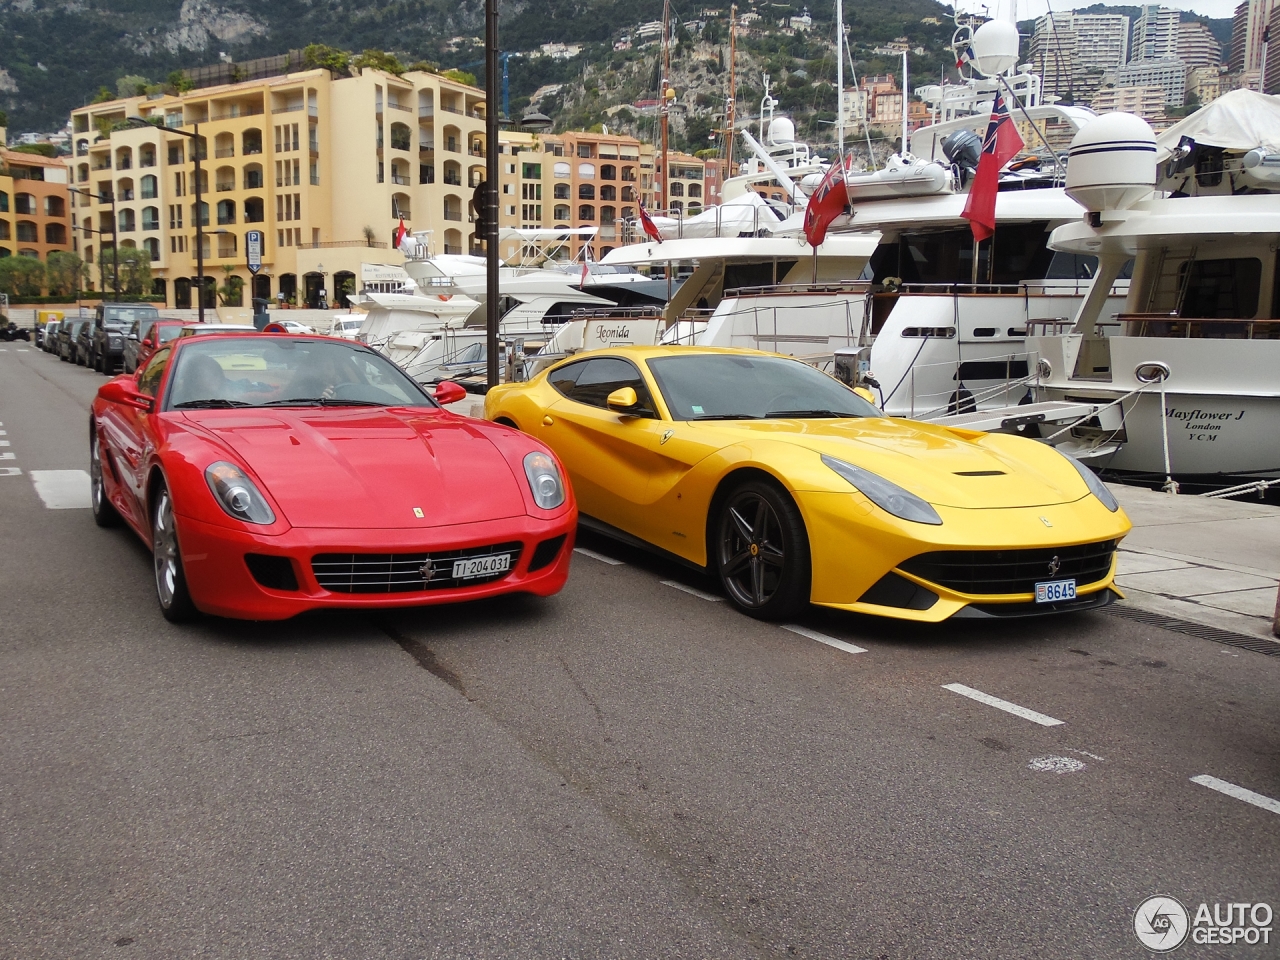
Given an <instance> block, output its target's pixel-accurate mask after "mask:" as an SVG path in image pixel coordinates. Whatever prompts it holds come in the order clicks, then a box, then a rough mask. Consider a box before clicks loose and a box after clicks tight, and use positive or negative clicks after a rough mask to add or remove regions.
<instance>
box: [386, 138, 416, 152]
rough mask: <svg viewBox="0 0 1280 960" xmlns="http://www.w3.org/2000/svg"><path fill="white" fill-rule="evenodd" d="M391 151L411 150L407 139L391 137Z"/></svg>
mask: <svg viewBox="0 0 1280 960" xmlns="http://www.w3.org/2000/svg"><path fill="white" fill-rule="evenodd" d="M391 149H392V150H405V151H408V150H411V149H412V146H411V144H410V140H409V138H408V137H392V138H391Z"/></svg>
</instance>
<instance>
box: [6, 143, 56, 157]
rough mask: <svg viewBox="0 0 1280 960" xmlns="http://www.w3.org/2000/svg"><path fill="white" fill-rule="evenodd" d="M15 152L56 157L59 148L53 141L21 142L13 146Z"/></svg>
mask: <svg viewBox="0 0 1280 960" xmlns="http://www.w3.org/2000/svg"><path fill="white" fill-rule="evenodd" d="M12 150H13V152H14V153H33V154H35V155H36V156H39V157H56V156H57V155H58V148H57V147H55V146H54V145H53V144H52V143H20V144H18V146H16V147H13V148H12Z"/></svg>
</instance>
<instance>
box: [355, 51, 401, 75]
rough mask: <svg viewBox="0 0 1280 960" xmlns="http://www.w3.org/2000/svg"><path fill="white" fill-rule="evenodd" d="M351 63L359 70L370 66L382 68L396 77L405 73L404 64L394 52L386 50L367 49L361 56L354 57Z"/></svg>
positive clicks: (370, 67)
mask: <svg viewBox="0 0 1280 960" xmlns="http://www.w3.org/2000/svg"><path fill="white" fill-rule="evenodd" d="M351 65H352V66H353V67H355V68H356V69H357V70H363V69H364V68H365V67H368V68H369V69H371V70H382V71H383V72H385V73H389V74H392V75H393V76H396V77H398V76H400V75H401V74H403V73H404V64H402V63H401V62H400V61H399V59H397V57H396V55H395V54H394V53H387V52H386V51H384V50H365V51H364V52H363V53H361V54H360V55H359V56H356V57H353V58H352V60H351Z"/></svg>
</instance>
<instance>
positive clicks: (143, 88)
mask: <svg viewBox="0 0 1280 960" xmlns="http://www.w3.org/2000/svg"><path fill="white" fill-rule="evenodd" d="M150 83H151V81H150V80H148V79H147V78H146V77H143V76H139V75H138V74H136V73H129V74H125V75H124V76H123V77H121V78H120V79H119V80H117V81H116V93H117V94H118V95H119V97H120V99H121V100H123V99H125V98H126V97H145V96H146V95H147V87H148V86H149V85H150Z"/></svg>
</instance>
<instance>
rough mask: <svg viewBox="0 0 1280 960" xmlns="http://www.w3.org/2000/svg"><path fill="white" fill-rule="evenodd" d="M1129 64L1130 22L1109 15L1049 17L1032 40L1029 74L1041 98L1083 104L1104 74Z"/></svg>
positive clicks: (1036, 31) (1073, 14)
mask: <svg viewBox="0 0 1280 960" xmlns="http://www.w3.org/2000/svg"><path fill="white" fill-rule="evenodd" d="M1128 60H1129V18H1128V17H1127V16H1124V15H1123V14H1108V13H1069V12H1062V13H1049V14H1045V15H1044V16H1042V17H1040V18H1039V19H1038V20H1036V27H1035V32H1034V33H1033V34H1032V37H1031V63H1032V72H1034V73H1038V74H1039V75H1040V76H1041V78H1042V85H1041V92H1042V94H1043V95H1047V96H1056V97H1061V98H1063V99H1064V100H1070V101H1071V102H1076V103H1080V102H1085V101H1087V100H1088V99H1089V97H1091V96H1092V95H1093V93H1094V92H1095V91H1096V90H1097V89H1098V86H1099V84H1100V83H1101V81H1102V77H1103V75H1104V74H1106V73H1108V72H1110V71H1114V70H1116V69H1117V68H1118V67H1120V66H1122V65H1123V64H1125V63H1127V62H1128Z"/></svg>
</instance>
